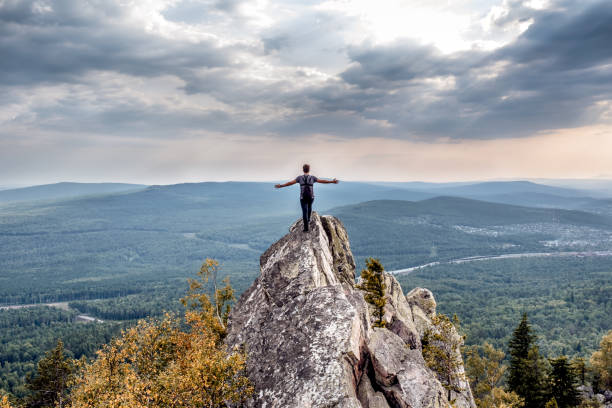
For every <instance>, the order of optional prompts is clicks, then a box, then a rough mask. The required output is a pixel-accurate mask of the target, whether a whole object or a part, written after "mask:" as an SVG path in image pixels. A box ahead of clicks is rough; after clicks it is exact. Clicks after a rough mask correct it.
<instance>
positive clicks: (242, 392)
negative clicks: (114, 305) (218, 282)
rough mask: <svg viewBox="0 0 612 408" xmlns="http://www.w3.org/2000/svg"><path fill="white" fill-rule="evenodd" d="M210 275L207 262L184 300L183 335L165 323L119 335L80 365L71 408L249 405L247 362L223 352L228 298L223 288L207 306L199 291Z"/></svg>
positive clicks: (173, 323)
mask: <svg viewBox="0 0 612 408" xmlns="http://www.w3.org/2000/svg"><path fill="white" fill-rule="evenodd" d="M217 268H218V264H217V262H216V261H213V260H210V259H207V260H206V262H205V263H204V265H203V266H202V269H201V270H200V273H199V278H200V279H199V280H196V281H191V282H190V289H189V293H188V294H187V296H186V297H185V298H184V299H183V303H184V304H185V305H186V306H187V311H186V313H185V323H186V326H187V330H185V329H183V328H182V327H181V321H180V319H178V318H176V317H175V316H172V315H166V316H165V317H164V319H162V320H161V321H152V320H143V321H140V322H139V323H138V325H136V326H135V327H132V328H130V329H127V330H126V331H124V332H123V334H122V336H121V337H119V338H117V339H115V340H113V341H112V342H111V343H110V344H107V345H106V346H104V347H103V348H102V349H101V350H100V351H98V354H97V358H96V359H95V360H94V361H92V362H91V363H86V364H84V365H83V367H82V370H81V374H80V375H79V376H78V377H77V378H76V380H75V383H74V388H73V392H72V402H73V407H117V408H119V407H125V408H128V407H129V408H145V407H225V406H227V405H229V404H239V403H240V402H242V401H244V400H245V399H246V398H248V396H249V395H250V394H251V393H252V387H251V385H250V384H249V381H248V379H247V378H246V377H245V376H244V374H243V371H244V368H245V360H246V356H245V354H244V353H243V352H241V351H238V350H232V351H230V352H228V351H226V349H225V346H224V344H223V337H224V335H225V331H226V327H225V325H226V322H227V315H228V313H229V307H228V305H227V304H228V302H229V301H231V300H232V298H233V290H232V289H231V286H229V283H227V284H226V286H225V288H223V289H215V290H214V292H213V299H214V300H213V301H211V300H210V298H209V297H208V295H207V294H206V293H205V290H204V289H205V287H206V283H207V282H208V281H209V279H210V278H211V277H212V276H214V274H215V273H216V270H217Z"/></svg>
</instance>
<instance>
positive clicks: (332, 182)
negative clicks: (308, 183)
mask: <svg viewBox="0 0 612 408" xmlns="http://www.w3.org/2000/svg"><path fill="white" fill-rule="evenodd" d="M317 183H323V184H338V180H336V179H333V180H321V179H317Z"/></svg>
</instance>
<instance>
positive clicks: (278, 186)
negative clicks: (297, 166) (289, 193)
mask: <svg viewBox="0 0 612 408" xmlns="http://www.w3.org/2000/svg"><path fill="white" fill-rule="evenodd" d="M295 183H296V181H295V180H291V181H288V182H286V183H285V184H276V185H274V188H283V187H289V186H292V185H294V184H295Z"/></svg>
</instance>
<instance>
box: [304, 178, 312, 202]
mask: <svg viewBox="0 0 612 408" xmlns="http://www.w3.org/2000/svg"><path fill="white" fill-rule="evenodd" d="M302 180H303V181H304V184H303V185H304V191H303V192H302V199H304V200H313V199H314V189H313V186H314V183H309V181H311V180H312V176H310V175H304V177H303V178H302Z"/></svg>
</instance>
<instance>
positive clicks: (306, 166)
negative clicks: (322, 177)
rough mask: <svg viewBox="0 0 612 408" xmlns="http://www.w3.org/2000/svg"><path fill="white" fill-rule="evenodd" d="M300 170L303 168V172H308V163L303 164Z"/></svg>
mask: <svg viewBox="0 0 612 408" xmlns="http://www.w3.org/2000/svg"><path fill="white" fill-rule="evenodd" d="M302 170H304V173H308V172H309V171H310V164H305V165H303V166H302Z"/></svg>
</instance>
